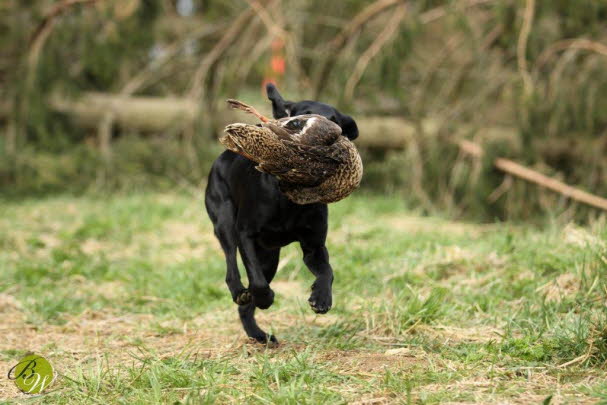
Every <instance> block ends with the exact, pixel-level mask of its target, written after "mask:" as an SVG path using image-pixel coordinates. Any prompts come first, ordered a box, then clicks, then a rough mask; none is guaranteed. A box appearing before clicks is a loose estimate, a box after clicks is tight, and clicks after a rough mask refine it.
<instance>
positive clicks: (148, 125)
mask: <svg viewBox="0 0 607 405" xmlns="http://www.w3.org/2000/svg"><path fill="white" fill-rule="evenodd" d="M49 104H50V106H51V108H53V109H55V110H57V111H60V112H64V113H67V114H70V115H72V116H74V118H75V119H76V120H77V121H78V122H80V123H81V124H83V125H85V126H89V127H97V126H98V125H99V124H100V123H101V122H102V119H103V117H104V116H105V115H106V113H107V112H108V111H112V112H113V113H114V114H115V122H116V124H117V125H119V126H120V127H122V128H133V129H137V130H142V131H152V132H157V131H163V130H166V129H168V128H171V127H173V126H183V125H188V124H192V123H193V122H194V121H195V120H196V119H197V118H198V117H199V115H200V110H199V106H198V104H197V103H196V102H194V101H192V100H189V99H178V98H154V97H132V96H117V95H113V94H102V93H85V94H84V95H83V96H82V97H81V98H79V99H77V100H71V99H67V98H63V97H60V96H57V95H55V96H53V97H51V99H50V100H49ZM266 108H267V107H266ZM267 110H268V113H269V108H267ZM213 119H214V120H215V121H216V122H217V124H218V125H225V124H228V123H232V122H255V121H254V120H251V117H248V116H247V115H246V114H241V113H240V114H239V113H238V112H235V111H230V110H229V109H224V110H222V111H220V113H219V114H217V115H216V116H214V117H213ZM358 125H359V131H360V133H361V136H360V137H359V138H358V139H357V140H356V143H357V144H358V145H360V146H363V147H371V148H381V149H400V148H404V147H406V145H407V144H408V143H409V142H410V141H411V139H413V137H415V136H419V134H418V132H419V131H418V128H417V127H416V126H415V125H413V124H412V123H411V122H408V121H406V120H404V119H402V118H397V117H363V118H359V119H358ZM421 129H422V131H423V133H424V134H425V135H427V136H434V135H436V134H437V133H438V131H439V125H438V124H437V123H436V121H433V120H426V121H424V122H422V123H421ZM471 130H472V129H470V128H468V129H466V128H463V129H460V131H462V132H464V133H465V132H467V131H471ZM483 133H484V134H485V136H487V134H491V133H492V134H493V136H489V137H492V138H500V139H512V138H516V137H515V136H513V135H515V130H513V129H508V128H487V129H483ZM457 138H458V135H457V134H455V135H454V137H453V142H454V143H455V144H457V145H458V146H459V148H460V149H461V150H462V151H463V152H465V153H467V154H470V155H472V156H475V157H481V156H482V155H483V149H482V147H481V146H480V145H478V144H476V143H474V142H470V141H468V140H461V139H460V140H458V139H457ZM494 165H495V167H496V168H497V169H499V170H501V171H503V172H505V173H508V174H511V175H513V176H515V177H518V178H521V179H523V180H526V181H529V182H531V183H533V184H537V185H538V186H540V187H544V188H547V189H549V190H552V191H555V192H557V193H560V194H562V195H564V196H566V197H568V198H571V199H572V200H575V201H578V202H581V203H583V204H587V205H590V206H592V207H595V208H599V209H602V210H605V211H607V199H605V198H602V197H599V196H596V195H593V194H590V193H588V192H585V191H583V190H580V189H578V188H576V187H573V186H570V185H568V184H565V183H563V182H561V181H558V180H555V179H553V178H550V177H548V176H546V175H543V174H541V173H539V172H537V171H535V170H532V169H529V168H528V167H525V166H523V165H520V164H518V163H516V162H514V161H512V160H509V159H504V158H497V159H496V160H495V161H494Z"/></svg>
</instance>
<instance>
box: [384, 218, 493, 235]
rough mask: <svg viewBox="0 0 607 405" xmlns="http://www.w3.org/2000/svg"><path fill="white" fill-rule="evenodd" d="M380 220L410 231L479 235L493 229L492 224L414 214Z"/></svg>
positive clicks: (399, 229) (388, 225) (401, 229)
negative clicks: (416, 215)
mask: <svg viewBox="0 0 607 405" xmlns="http://www.w3.org/2000/svg"><path fill="white" fill-rule="evenodd" d="M378 221H381V222H382V224H385V225H386V226H387V227H390V228H393V229H396V230H398V231H404V232H409V233H438V232H440V233H442V234H452V235H457V236H462V235H465V236H470V237H478V236H480V235H482V234H483V233H484V232H488V231H490V230H491V225H478V224H467V223H463V222H451V221H446V220H442V219H436V218H428V217H413V216H404V215H398V216H384V217H380V218H379V219H378Z"/></svg>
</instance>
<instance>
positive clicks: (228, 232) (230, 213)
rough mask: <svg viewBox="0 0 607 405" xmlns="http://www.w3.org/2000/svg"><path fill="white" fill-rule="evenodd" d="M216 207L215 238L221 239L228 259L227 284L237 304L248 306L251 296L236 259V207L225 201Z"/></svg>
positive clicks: (212, 217)
mask: <svg viewBox="0 0 607 405" xmlns="http://www.w3.org/2000/svg"><path fill="white" fill-rule="evenodd" d="M214 207H216V208H217V209H216V210H214V211H213V214H212V215H211V219H212V220H213V225H214V228H215V236H217V239H219V243H220V244H221V248H222V250H223V253H224V254H225V257H226V265H227V271H226V284H227V285H228V289H229V290H230V294H231V295H232V300H233V301H234V302H235V303H237V304H238V305H244V304H248V303H249V302H251V295H250V294H249V291H248V290H247V289H246V288H244V285H242V280H241V279H240V272H239V271H238V262H237V259H236V249H237V241H238V237H237V235H236V229H235V227H234V211H235V210H234V207H233V205H232V202H231V201H223V202H221V203H219V204H215V205H214Z"/></svg>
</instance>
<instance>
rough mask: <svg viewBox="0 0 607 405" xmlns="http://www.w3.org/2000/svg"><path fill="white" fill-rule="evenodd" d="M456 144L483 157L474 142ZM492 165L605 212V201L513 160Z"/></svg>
mask: <svg viewBox="0 0 607 405" xmlns="http://www.w3.org/2000/svg"><path fill="white" fill-rule="evenodd" d="M457 144H458V146H459V147H460V149H461V150H462V151H463V152H465V153H467V154H469V155H471V156H474V157H477V158H478V157H481V156H482V155H483V148H482V147H481V146H480V145H478V144H476V143H474V142H470V141H467V140H460V141H457ZM493 165H494V166H495V167H496V168H497V169H499V170H501V171H503V172H504V173H508V174H510V175H512V176H515V177H518V178H519V179H523V180H526V181H528V182H530V183H533V184H536V185H538V186H540V187H544V188H547V189H548V190H552V191H554V192H557V193H559V194H562V195H564V196H565V197H568V198H571V199H572V200H575V201H577V202H580V203H583V204H586V205H590V206H591V207H595V208H599V209H602V210H605V211H607V199H605V198H603V197H599V196H596V195H594V194H590V193H588V192H586V191H583V190H580V189H579V188H576V187H573V186H570V185H568V184H565V183H563V182H562V181H559V180H556V179H553V178H552V177H548V176H546V175H544V174H542V173H540V172H538V171H535V170H533V169H530V168H528V167H525V166H523V165H521V164H518V163H516V162H515V161H513V160H510V159H504V158H497V159H495V160H494V161H493Z"/></svg>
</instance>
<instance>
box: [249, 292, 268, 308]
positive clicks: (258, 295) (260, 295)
mask: <svg viewBox="0 0 607 405" xmlns="http://www.w3.org/2000/svg"><path fill="white" fill-rule="evenodd" d="M249 291H251V295H252V297H253V302H254V303H255V306H256V307H257V308H259V309H268V308H270V305H272V304H273V303H274V291H272V289H271V288H270V287H266V288H262V289H259V290H256V289H252V288H251V289H250V290H249Z"/></svg>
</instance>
